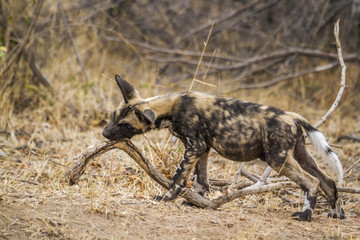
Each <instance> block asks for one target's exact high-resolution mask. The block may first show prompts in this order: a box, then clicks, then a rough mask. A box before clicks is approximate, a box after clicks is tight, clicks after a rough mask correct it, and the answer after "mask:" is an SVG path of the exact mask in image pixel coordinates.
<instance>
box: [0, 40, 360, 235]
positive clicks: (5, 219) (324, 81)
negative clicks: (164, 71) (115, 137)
mask: <svg viewBox="0 0 360 240" xmlns="http://www.w3.org/2000/svg"><path fill="white" fill-rule="evenodd" d="M94 38H96V36H94ZM93 40H94V39H85V38H84V39H81V38H79V39H77V44H78V45H79V46H78V47H79V49H81V51H82V52H81V54H82V55H87V57H86V65H87V67H88V72H89V75H90V76H91V79H92V80H91V81H90V82H86V81H85V80H84V77H83V76H82V74H81V70H80V67H79V66H78V64H77V61H76V58H75V56H74V54H73V52H72V49H69V48H67V47H66V46H55V45H54V46H51V47H50V48H49V49H47V51H48V52H52V53H56V56H55V57H52V58H49V59H48V61H47V62H46V65H45V66H43V70H44V73H45V74H46V75H47V76H48V77H49V79H53V84H54V89H55V90H54V93H50V92H49V91H47V90H45V89H43V88H42V87H37V86H34V85H31V84H27V85H25V90H24V86H22V87H18V85H15V86H14V88H12V89H10V90H7V91H6V92H4V94H3V95H2V96H1V99H0V108H1V116H0V130H4V131H1V133H0V150H1V152H0V153H1V156H0V238H4V239H29V238H30V239H31V238H44V239H48V238H66V239H89V238H106V239H147V238H149V239H154V238H156V239H160V238H161V239H163V238H164V239H170V238H172V237H173V236H174V235H176V236H179V237H181V238H184V239H190V238H194V239H219V238H221V239H274V238H284V239H287V238H292V239H304V238H313V239H319V238H336V239H357V238H359V236H360V235H359V232H360V228H359V226H360V204H359V197H358V196H356V195H351V194H341V197H342V199H343V201H344V203H345V211H346V214H347V217H348V218H347V219H345V220H343V221H338V220H333V219H327V218H326V216H324V215H323V213H326V212H327V211H328V206H327V204H326V203H325V201H324V198H323V197H320V202H319V204H318V206H317V209H316V213H315V216H314V222H313V223H299V222H294V221H292V220H290V219H289V216H290V215H291V213H292V212H294V211H295V210H299V209H301V204H296V203H298V202H299V203H302V200H303V199H302V196H301V192H300V191H298V190H293V191H288V190H281V191H277V192H269V193H265V194H258V195H253V196H247V197H244V198H241V199H238V200H236V201H234V202H231V203H229V204H227V205H225V206H223V207H222V208H221V209H220V210H218V211H214V210H207V209H205V210H202V209H196V208H193V207H187V206H182V205H181V200H180V199H179V200H176V201H174V202H171V203H156V202H153V201H152V198H153V196H155V195H158V194H161V193H163V191H164V190H163V189H162V188H161V187H160V186H159V185H158V184H156V183H154V182H153V181H152V180H151V179H150V178H149V177H148V176H147V175H146V174H145V173H144V172H143V171H142V170H141V169H140V168H139V167H138V166H137V165H136V164H135V163H134V162H133V161H132V160H131V159H130V158H129V157H128V156H127V155H126V154H125V153H123V152H118V151H111V152H108V153H106V154H103V155H101V156H99V157H97V158H96V161H93V162H92V163H91V164H90V165H89V166H88V168H87V171H86V174H84V176H83V177H82V179H81V181H80V182H79V184H78V185H75V186H69V185H68V184H67V183H66V182H65V181H64V178H63V175H64V172H65V170H66V168H67V167H68V166H70V165H71V164H72V158H73V157H74V156H76V155H78V154H80V153H81V152H82V151H84V150H85V149H86V148H87V147H90V146H93V145H95V144H97V143H98V142H100V141H102V140H103V137H102V136H101V131H102V128H103V124H104V120H105V121H106V120H107V119H108V116H107V113H108V112H109V111H111V110H113V109H114V108H115V107H116V106H117V104H118V102H119V101H120V100H121V96H120V91H119V90H118V89H117V87H116V85H115V82H114V81H113V75H114V74H115V73H119V74H122V76H124V78H126V79H129V80H130V81H132V82H134V84H135V85H136V86H137V87H138V89H139V91H140V93H141V94H142V95H147V94H149V95H158V94H163V93H166V92H168V91H180V90H186V89H188V86H189V85H190V81H191V80H188V81H187V82H184V83H182V84H179V85H177V86H176V87H174V86H173V85H172V84H171V81H170V79H162V80H161V81H160V82H157V83H156V84H155V79H156V78H157V70H156V68H154V67H153V66H151V65H148V64H147V63H143V64H141V65H139V62H138V61H136V60H133V59H127V58H122V59H119V58H118V56H117V55H116V54H113V53H111V52H109V51H108V50H107V49H106V48H100V47H99V48H98V47H97V43H98V42H97V41H93ZM59 47H60V49H59ZM88 49H92V51H89V52H88V51H87V50H88ZM20 67H21V66H20ZM203 68H204V70H205V69H206V66H204V67H203ZM24 69H26V67H24ZM27 71H28V70H27ZM358 74H359V70H358V68H357V66H355V65H353V66H351V65H349V66H348V77H347V81H348V84H349V86H350V89H348V90H347V92H346V95H345V97H344V99H343V101H342V102H341V105H340V107H339V109H337V110H336V111H335V113H334V114H333V115H332V117H331V119H329V120H328V122H327V123H326V124H325V125H324V126H322V128H321V130H322V131H323V132H324V133H325V135H326V136H327V137H328V138H329V142H330V143H334V142H335V139H336V138H337V137H338V136H339V135H344V134H346V135H349V134H351V133H355V134H360V125H359V122H360V115H359V113H358V110H357V109H356V106H358V105H356V104H354V102H355V101H358V100H356V99H357V98H356V95H355V92H353V89H352V88H351V86H353V85H355V83H356V82H355V81H357V80H356V79H357V76H358ZM28 75H29V74H26V72H25V73H24V76H28ZM224 75H225V74H224ZM338 76H339V71H338V70H336V71H332V72H328V73H322V74H317V75H314V76H307V77H304V78H300V79H296V80H292V81H290V82H284V83H281V84H278V85H276V86H274V87H271V88H269V89H259V90H251V91H240V92H235V93H234V92H230V91H225V90H224V92H228V94H227V95H228V96H231V97H237V98H241V99H244V100H248V101H255V102H259V103H264V104H269V105H274V106H277V107H280V108H283V109H287V110H291V111H295V112H298V113H300V114H302V115H303V116H305V117H306V118H308V119H309V120H310V122H312V123H315V122H316V121H317V120H318V119H320V117H321V116H322V115H323V114H324V113H325V112H326V111H327V109H328V107H329V106H330V105H331V103H332V101H333V99H334V98H335V94H336V92H337V90H338V86H337V85H338V84H337V82H338ZM224 78H226V75H225V76H224ZM206 81H207V82H209V83H210V84H214V85H218V84H219V83H220V85H219V88H220V89H222V88H223V85H222V83H221V79H220V81H219V79H218V78H215V77H213V78H211V77H210V78H208V79H206ZM16 88H18V89H16ZM193 89H194V90H200V89H202V90H203V91H207V92H211V93H214V94H217V92H218V89H214V88H213V87H211V86H203V85H202V84H200V83H197V82H194V86H193ZM294 93H296V94H294ZM299 93H300V94H299ZM13 94H15V95H16V94H17V95H16V96H14V95H13ZM21 94H23V95H24V96H21ZM10 95H11V97H13V98H15V99H19V102H17V103H15V105H14V103H13V102H9V101H8V98H9V97H10ZM299 96H301V97H299ZM304 99H306V100H305V101H304ZM21 101H24V102H21ZM357 104H358V103H357ZM14 106H16V107H14ZM24 106H27V107H26V108H24ZM134 143H135V144H136V145H137V146H138V147H139V149H142V150H143V152H144V154H145V155H146V156H147V157H148V158H149V159H150V160H151V161H152V162H153V163H154V165H155V166H156V167H157V168H158V169H160V170H161V171H162V173H164V174H165V175H166V176H169V177H170V176H172V174H173V173H174V171H175V169H176V167H177V165H178V163H179V161H180V160H181V156H182V153H183V151H184V149H183V146H182V144H181V143H180V142H179V141H173V140H172V139H171V137H170V134H169V133H168V132H167V131H165V130H164V131H158V132H153V133H149V134H147V135H146V137H144V136H137V137H135V139H134ZM336 145H337V146H339V148H337V147H335V148H334V149H335V150H336V152H337V153H338V154H339V156H340V159H341V161H342V163H343V165H344V169H347V168H348V167H349V166H351V164H352V163H354V162H355V161H356V160H357V159H359V157H360V143H351V142H340V143H336ZM319 165H320V166H321V167H322V168H323V169H325V170H326V172H328V173H329V174H331V171H330V170H329V168H328V167H327V166H326V164H325V163H322V162H321V161H319ZM239 166H240V163H236V162H232V161H227V160H225V159H223V158H221V157H220V156H219V155H217V154H216V153H215V152H211V154H210V164H209V176H210V178H212V179H227V180H232V178H233V176H234V175H235V173H236V170H237V168H238V167H239ZM265 168H266V166H265V165H264V164H263V163H261V162H258V161H257V162H255V163H249V164H247V165H246V169H247V170H248V171H251V172H254V173H257V174H261V173H262V171H263V170H264V169H265ZM359 170H360V167H359V166H356V167H355V168H354V169H353V170H352V171H350V172H349V174H348V176H347V178H346V179H345V184H346V185H347V186H350V187H360V183H359ZM241 181H245V179H244V178H242V179H241ZM223 190H224V189H221V188H219V187H215V186H213V187H212V192H211V194H210V196H212V197H215V196H217V195H219V194H221V192H222V191H223ZM289 202H291V204H290V203H289Z"/></svg>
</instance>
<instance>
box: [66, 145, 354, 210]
mask: <svg viewBox="0 0 360 240" xmlns="http://www.w3.org/2000/svg"><path fill="white" fill-rule="evenodd" d="M113 149H119V150H123V151H124V152H126V153H127V154H128V155H129V156H130V157H131V158H132V159H134V160H135V162H136V163H137V164H139V165H140V167H141V168H142V169H144V171H145V172H146V173H147V174H148V175H149V176H150V177H151V178H152V179H153V180H155V181H156V182H157V183H158V184H160V185H161V186H162V187H164V188H165V189H169V187H170V184H171V181H170V180H169V179H167V178H166V177H165V176H164V175H162V174H161V173H160V172H159V171H158V170H157V169H156V168H155V167H154V165H153V164H152V163H151V162H150V161H149V160H148V159H147V158H146V157H145V156H144V155H143V154H142V153H141V151H140V150H139V149H138V148H137V147H136V146H135V145H134V144H133V143H132V142H131V141H111V142H102V143H100V144H99V145H97V146H95V147H93V148H91V149H89V150H87V151H86V152H85V153H83V154H81V155H80V156H79V157H77V158H75V159H74V160H75V163H74V164H73V165H72V166H71V167H70V169H69V170H68V171H67V172H66V174H65V175H66V177H67V178H68V179H69V183H70V184H71V185H73V184H76V183H77V182H78V181H79V179H80V177H81V175H82V174H83V173H84V170H85V167H86V165H87V164H88V163H89V161H90V160H91V159H92V158H94V157H95V156H97V155H99V154H102V153H105V152H107V151H110V150H113ZM284 187H286V188H297V187H298V186H297V185H296V184H295V183H293V182H290V181H282V182H277V183H272V184H268V185H257V184H255V185H252V186H248V187H245V188H243V189H241V190H236V191H232V192H228V193H227V194H224V195H222V196H220V197H218V198H216V199H214V200H210V199H208V198H205V197H203V196H201V195H199V194H197V193H196V192H193V191H192V190H190V189H184V193H183V194H182V197H184V198H185V199H186V200H188V201H189V202H191V203H192V204H194V205H195V206H198V207H201V208H213V209H216V208H218V207H220V206H221V205H223V204H225V203H227V202H230V201H232V200H234V199H236V198H239V197H242V196H245V195H249V194H254V193H262V192H267V191H271V190H276V189H281V188H284ZM338 190H339V191H340V192H341V191H345V192H349V193H360V190H359V189H351V188H339V189H338Z"/></svg>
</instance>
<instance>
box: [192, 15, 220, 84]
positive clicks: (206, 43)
mask: <svg viewBox="0 0 360 240" xmlns="http://www.w3.org/2000/svg"><path fill="white" fill-rule="evenodd" d="M214 23H215V21H213V24H212V25H211V28H210V30H209V34H208V36H207V39H206V42H205V43H204V44H205V46H204V48H203V51H202V53H201V56H200V59H199V62H198V63H197V67H196V70H195V73H194V77H193V79H192V81H191V84H190V87H189V91H191V89H192V87H193V85H194V81H195V80H196V75H197V73H198V71H199V68H200V65H201V62H202V58H203V55H204V52H205V50H206V46H207V45H208V43H209V39H210V36H211V32H212V29H213V27H214ZM210 65H211V64H209V67H210Z"/></svg>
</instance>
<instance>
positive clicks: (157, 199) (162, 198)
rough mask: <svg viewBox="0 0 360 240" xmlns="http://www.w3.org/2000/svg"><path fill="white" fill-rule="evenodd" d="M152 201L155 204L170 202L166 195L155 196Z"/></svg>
mask: <svg viewBox="0 0 360 240" xmlns="http://www.w3.org/2000/svg"><path fill="white" fill-rule="evenodd" d="M153 200H154V201H157V202H168V201H170V200H171V199H170V198H169V197H168V196H166V195H164V196H158V195H157V196H155V197H154V198H153Z"/></svg>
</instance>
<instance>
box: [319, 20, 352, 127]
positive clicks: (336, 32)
mask: <svg viewBox="0 0 360 240" xmlns="http://www.w3.org/2000/svg"><path fill="white" fill-rule="evenodd" d="M339 22H340V19H338V20H337V22H336V24H335V26H334V35H335V40H336V49H337V53H338V57H339V63H340V66H341V82H340V89H339V92H338V94H337V96H336V99H335V101H334V103H333V104H332V106H331V107H330V109H329V111H328V112H327V113H326V114H325V115H324V116H323V117H322V118H321V119H320V121H319V122H317V123H316V124H315V125H314V127H315V128H318V127H320V126H321V125H322V124H324V123H325V122H326V120H327V119H328V118H329V117H330V115H331V114H332V112H333V111H334V110H335V109H336V107H337V106H338V105H339V102H340V99H341V96H342V94H343V92H344V90H345V79H346V66H345V63H344V59H343V56H342V50H341V43H340V39H339Z"/></svg>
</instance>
